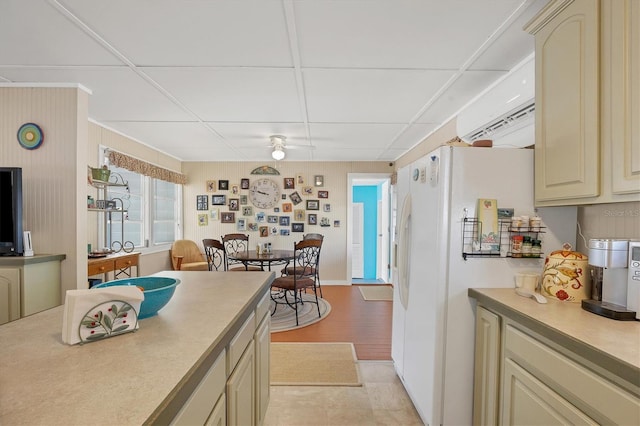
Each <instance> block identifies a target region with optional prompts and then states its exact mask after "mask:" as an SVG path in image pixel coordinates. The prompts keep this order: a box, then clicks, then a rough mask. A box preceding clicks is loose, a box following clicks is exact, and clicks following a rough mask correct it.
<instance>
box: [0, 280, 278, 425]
mask: <svg viewBox="0 0 640 426" xmlns="http://www.w3.org/2000/svg"><path fill="white" fill-rule="evenodd" d="M155 275H157V276H167V277H174V278H178V279H179V280H181V283H180V284H179V285H178V286H177V288H176V291H175V294H174V296H173V298H172V299H171V300H170V301H169V303H168V304H167V305H166V306H165V307H164V308H163V309H161V310H160V312H159V313H158V315H156V316H154V317H151V318H146V319H142V320H140V321H139V324H140V328H139V329H138V330H137V331H136V332H134V333H128V334H124V335H120V336H117V337H113V338H110V339H106V340H101V341H97V342H92V343H87V344H84V345H75V346H69V345H66V344H64V343H62V339H61V329H62V316H63V307H62V306H59V307H56V308H53V309H49V310H47V311H44V312H40V313H38V314H35V315H32V316H29V317H27V318H23V319H20V320H18V321H14V322H11V323H8V324H5V325H3V326H0V342H2V343H1V345H0V424H6V425H19V424H29V425H35V424H43V425H45V424H46V425H54V424H64V425H79V424H105V425H106V424H108V425H113V424H118V425H140V424H167V423H169V422H170V421H171V420H173V419H174V417H176V415H178V414H184V413H183V411H184V410H183V407H184V406H185V405H188V402H189V401H191V399H192V396H193V395H194V394H195V393H196V392H197V390H198V389H199V386H200V385H201V382H205V381H206V379H207V378H208V377H213V376H215V374H212V372H213V373H215V371H214V367H216V365H218V364H221V367H220V368H219V369H218V370H221V373H222V380H223V383H222V386H223V390H222V391H221V392H224V385H225V383H224V380H226V379H227V378H229V376H230V375H231V374H232V373H233V369H234V367H235V365H236V364H238V365H240V363H241V362H242V360H240V361H239V362H238V360H239V359H240V357H241V356H242V359H244V358H245V355H246V352H249V348H251V350H253V348H254V341H253V337H254V331H255V328H256V324H257V323H258V321H259V320H261V319H266V320H268V301H269V298H268V295H267V294H268V290H269V288H270V285H271V282H272V281H273V279H274V274H273V273H270V272H235V273H229V272H208V271H203V272H195V271H194V272H181V271H167V272H160V273H157V274H155ZM265 302H266V303H265ZM265 322H266V324H267V331H268V321H263V323H265ZM256 333H257V332H256ZM245 336H247V337H245ZM267 339H268V335H267ZM238 342H242V345H240V343H238ZM255 346H256V347H257V346H258V343H255ZM245 348H247V349H246V350H245ZM250 355H251V356H250V360H251V362H252V363H253V362H255V358H254V356H253V355H254V354H253V353H251V354H250ZM225 356H226V361H225ZM256 358H257V357H256ZM266 359H267V360H268V356H267V358H266ZM218 361H221V362H218ZM251 365H253V364H251ZM267 368H268V366H267ZM216 371H217V370H216ZM267 371H268V370H267ZM203 378H204V379H205V380H203ZM214 385H215V386H214V387H216V389H217V386H218V385H217V384H214ZM226 386H229V384H228V383H227V385H226ZM267 387H268V383H267ZM251 389H252V391H253V389H255V388H251ZM267 397H268V396H267ZM221 399H222V400H223V406H224V405H225V404H224V394H223V396H222V398H221ZM213 402H216V401H215V400H214V401H213ZM227 407H229V405H228V401H227ZM243 408H244V410H245V411H250V412H252V413H253V410H249V409H248V408H247V407H243ZM181 410H182V411H181ZM227 411H228V410H227ZM229 415H233V413H227V416H229Z"/></svg>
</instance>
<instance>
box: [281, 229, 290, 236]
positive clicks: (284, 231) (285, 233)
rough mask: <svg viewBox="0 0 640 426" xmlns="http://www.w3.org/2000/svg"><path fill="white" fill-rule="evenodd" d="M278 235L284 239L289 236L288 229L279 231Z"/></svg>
mask: <svg viewBox="0 0 640 426" xmlns="http://www.w3.org/2000/svg"><path fill="white" fill-rule="evenodd" d="M280 235H282V236H283V237H286V236H287V235H289V230H288V229H280Z"/></svg>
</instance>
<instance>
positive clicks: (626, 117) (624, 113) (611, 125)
mask: <svg viewBox="0 0 640 426" xmlns="http://www.w3.org/2000/svg"><path fill="white" fill-rule="evenodd" d="M602 17H603V20H602V26H603V40H602V43H603V46H604V47H605V48H603V53H604V54H603V57H602V62H601V65H602V70H603V73H602V74H603V89H604V90H603V93H604V94H605V96H604V98H603V105H604V108H603V120H604V124H606V126H603V132H602V141H603V143H605V144H610V145H611V151H612V152H611V163H610V164H611V170H612V175H611V179H612V182H611V187H612V192H613V194H627V193H638V192H640V2H638V1H637V0H607V1H605V2H604V3H603V8H602Z"/></svg>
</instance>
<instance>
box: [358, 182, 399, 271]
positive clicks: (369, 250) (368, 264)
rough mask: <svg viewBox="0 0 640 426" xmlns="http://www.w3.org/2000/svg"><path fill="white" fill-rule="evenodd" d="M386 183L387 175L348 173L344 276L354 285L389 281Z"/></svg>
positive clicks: (388, 224)
mask: <svg viewBox="0 0 640 426" xmlns="http://www.w3.org/2000/svg"><path fill="white" fill-rule="evenodd" d="M390 182H391V175H390V174H388V173H349V174H348V188H347V194H348V200H347V229H348V230H349V232H347V277H349V278H351V283H355V284H386V283H390V282H391V281H390V280H391V269H390V265H391V259H390V253H391V250H390V244H391V239H390V231H391V229H390V216H391V214H390V213H391V202H390V199H391V198H390V192H391V191H390Z"/></svg>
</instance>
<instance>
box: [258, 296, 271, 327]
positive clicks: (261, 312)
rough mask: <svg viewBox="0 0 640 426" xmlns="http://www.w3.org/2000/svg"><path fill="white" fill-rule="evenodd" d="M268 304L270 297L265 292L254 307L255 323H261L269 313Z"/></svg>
mask: <svg viewBox="0 0 640 426" xmlns="http://www.w3.org/2000/svg"><path fill="white" fill-rule="evenodd" d="M269 302H271V297H269V292H267V293H265V295H264V297H263V298H262V299H261V300H260V302H258V306H257V307H256V321H257V322H258V324H259V323H261V322H262V319H263V318H264V316H265V315H266V314H267V312H269V305H270V304H269Z"/></svg>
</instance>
